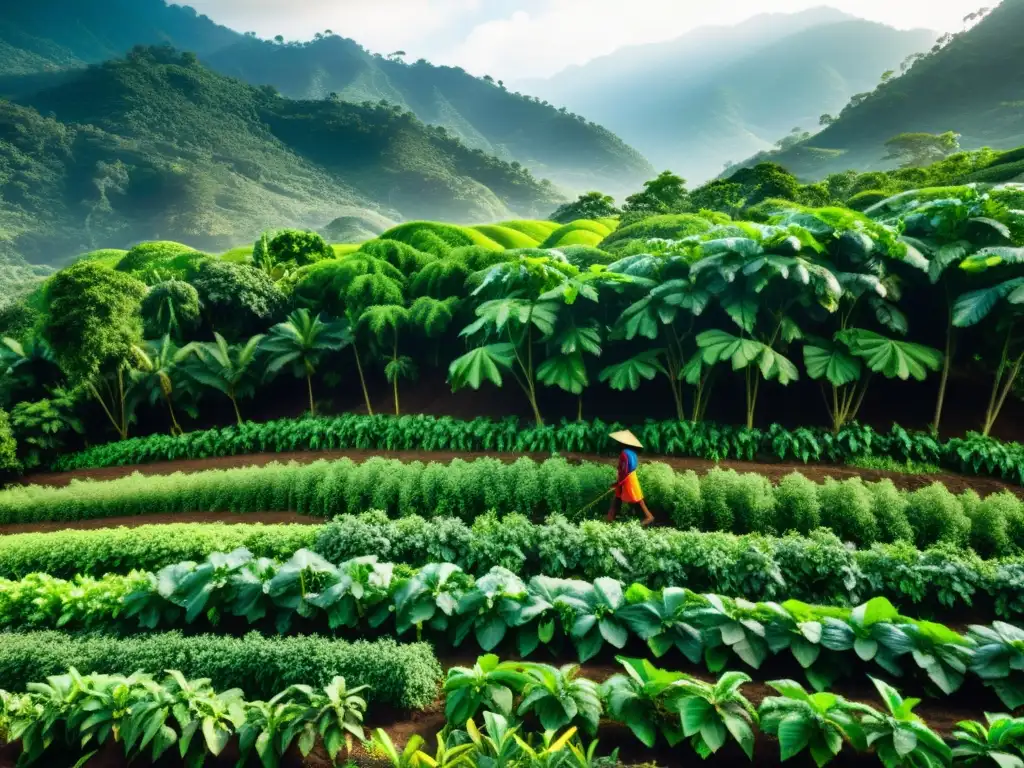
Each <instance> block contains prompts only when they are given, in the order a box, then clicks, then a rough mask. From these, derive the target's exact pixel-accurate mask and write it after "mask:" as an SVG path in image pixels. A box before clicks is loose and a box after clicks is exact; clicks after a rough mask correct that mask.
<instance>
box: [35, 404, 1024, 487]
mask: <svg viewBox="0 0 1024 768" xmlns="http://www.w3.org/2000/svg"><path fill="white" fill-rule="evenodd" d="M620 428H622V425H620V424H606V423H604V422H602V421H600V420H594V421H590V422H563V423H562V424H560V425H557V426H524V425H521V424H520V423H519V421H518V420H517V419H515V418H510V419H502V420H500V421H494V420H491V419H487V418H478V419H473V420H471V421H461V420H458V419H453V418H451V417H448V416H443V417H435V416H426V415H409V416H401V417H393V416H363V415H358V414H345V415H342V416H332V417H318V418H302V419H281V420H278V421H269V422H264V423H260V424H257V423H245V424H242V425H240V426H234V427H225V428H222V429H210V430H204V431H197V432H190V433H188V434H185V435H181V436H178V437H170V436H167V435H151V436H149V437H137V438H132V439H130V440H121V441H119V442H116V443H110V444H107V445H99V446H95V447H93V448H89V449H87V450H85V451H82V452H80V453H76V454H70V455H65V456H62V457H60V459H58V461H57V462H56V464H55V466H54V468H55V469H60V470H72V469H87V468H94V467H110V466H126V465H132V464H144V463H147V462H151V461H171V460H174V459H205V458H210V457H212V456H232V455H238V454H246V453H277V452H281V451H300V450H309V451H326V450H344V449H361V450H379V451H398V450H415V451H435V450H443V451H511V452H517V453H521V452H531V451H534V452H556V451H584V452H588V453H607V452H609V451H611V450H613V449H614V446H613V443H612V441H611V440H610V438H609V437H608V435H609V433H610V432H612V431H614V430H615V429H620ZM632 430H633V432H635V433H636V434H637V435H638V436H639V438H640V440H641V442H643V444H644V446H645V447H646V448H647V450H649V451H650V452H651V453H655V454H664V455H666V456H693V457H698V458H703V459H710V460H713V461H721V460H724V459H745V460H754V459H758V458H771V459H775V460H777V461H801V462H805V463H806V462H829V463H843V462H846V461H849V460H851V459H856V458H864V457H867V456H888V457H891V458H893V459H896V460H897V461H900V462H905V461H923V462H929V463H933V464H940V465H942V466H945V467H949V468H951V469H954V470H957V471H961V472H969V473H974V474H985V475H994V476H996V477H1001V478H1003V479H1005V480H1009V481H1011V482H1015V483H1021V484H1024V447H1022V446H1021V445H1020V444H1019V443H1001V442H1000V441H998V440H995V439H993V438H989V437H983V436H981V435H977V434H973V433H972V434H970V435H968V436H967V437H966V438H953V439H950V440H946V441H940V440H936V439H935V438H934V437H932V436H931V435H927V434H924V433H912V432H908V431H906V430H905V429H903V428H901V427H899V426H893V428H892V429H891V430H890V431H889V432H888V433H879V432H876V431H875V430H874V429H872V428H871V427H868V426H864V425H860V424H847V425H846V426H844V427H843V428H842V429H840V430H839V431H838V432H837V433H833V432H831V431H828V430H824V429H815V428H809V427H801V428H799V429H794V430H787V429H784V428H782V427H781V426H779V425H777V424H775V425H772V427H771V428H770V429H767V430H761V429H756V428H749V429H748V428H745V427H733V426H722V425H718V424H714V423H712V422H689V421H679V420H674V421H662V422H656V421H648V422H646V423H644V424H643V425H638V426H635V427H632Z"/></svg>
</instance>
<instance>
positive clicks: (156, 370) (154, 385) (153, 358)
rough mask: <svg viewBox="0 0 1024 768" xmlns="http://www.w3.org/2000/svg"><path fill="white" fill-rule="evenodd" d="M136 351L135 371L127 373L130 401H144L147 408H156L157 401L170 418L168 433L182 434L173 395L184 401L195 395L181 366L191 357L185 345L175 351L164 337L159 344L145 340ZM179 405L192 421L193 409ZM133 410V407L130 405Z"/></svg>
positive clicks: (189, 405)
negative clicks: (136, 399) (182, 397)
mask: <svg viewBox="0 0 1024 768" xmlns="http://www.w3.org/2000/svg"><path fill="white" fill-rule="evenodd" d="M132 349H133V350H134V352H135V368H133V369H132V371H131V373H130V374H129V378H130V380H131V389H130V390H129V395H128V396H129V398H132V399H134V398H137V397H138V398H145V399H146V400H148V401H149V404H150V405H155V404H156V402H157V401H158V400H161V399H162V400H163V401H164V403H166V404H167V412H168V414H169V415H170V417H171V434H172V435H181V434H183V433H184V430H183V429H182V428H181V424H179V423H178V416H177V414H176V413H175V410H174V402H175V395H184V396H185V397H186V398H187V397H189V396H190V395H194V394H195V393H194V392H192V391H191V387H189V384H190V383H191V381H190V379H189V377H188V376H186V375H185V372H184V369H183V366H182V364H183V363H184V362H185V361H186V360H188V358H189V355H191V354H192V350H191V348H189V347H188V346H185V347H182V348H180V349H179V348H178V347H177V346H176V345H175V344H174V342H173V341H171V337H170V336H164V337H163V338H162V339H160V340H159V341H147V342H144V343H143V344H142V346H138V345H136V346H133V347H132ZM179 406H180V407H183V408H184V410H185V412H186V413H188V414H189V415H190V416H192V417H193V418H195V417H196V416H197V415H198V411H197V410H196V408H195V407H194V406H193V405H192V404H191V403H189V402H188V401H187V400H186V401H185V402H184V403H182V402H179ZM129 407H132V406H129Z"/></svg>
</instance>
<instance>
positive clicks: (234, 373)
mask: <svg viewBox="0 0 1024 768" xmlns="http://www.w3.org/2000/svg"><path fill="white" fill-rule="evenodd" d="M213 337H214V340H213V341H212V342H209V341H208V342H205V343H202V344H192V345H190V346H189V350H190V351H191V352H192V355H191V356H190V357H189V358H188V360H187V362H186V363H185V371H186V373H188V375H189V376H191V377H192V378H193V379H195V380H196V381H197V382H199V383H200V384H203V385H205V386H207V387H211V388H212V389H216V390H217V391H219V392H223V393H224V394H225V395H227V397H228V399H229V400H230V401H231V406H232V408H234V409H235V420H236V421H237V423H238V426H242V412H241V410H240V409H239V407H238V401H239V400H241V399H242V398H245V397H252V396H253V395H254V394H255V392H256V385H257V384H258V383H259V381H260V372H259V367H258V360H257V356H256V352H257V349H258V348H259V345H260V342H262V341H263V336H253V337H252V338H250V339H249V340H248V341H247V342H245V343H244V344H237V345H231V344H228V342H227V340H226V339H225V338H224V337H223V336H221V335H220V334H219V333H214V334H213Z"/></svg>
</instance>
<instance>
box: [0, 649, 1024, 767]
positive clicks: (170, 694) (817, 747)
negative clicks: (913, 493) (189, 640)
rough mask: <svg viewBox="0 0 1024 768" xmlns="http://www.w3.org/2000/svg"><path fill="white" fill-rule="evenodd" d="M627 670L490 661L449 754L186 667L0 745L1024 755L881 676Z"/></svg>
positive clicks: (45, 721) (34, 694)
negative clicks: (661, 746) (622, 740)
mask: <svg viewBox="0 0 1024 768" xmlns="http://www.w3.org/2000/svg"><path fill="white" fill-rule="evenodd" d="M619 661H620V663H621V664H622V665H623V667H624V668H625V670H626V674H616V675H614V676H612V677H611V678H609V679H608V680H606V681H605V682H604V683H600V684H599V683H597V682H594V681H593V680H590V679H587V678H585V677H583V676H581V675H580V674H579V670H578V669H577V668H575V667H573V666H571V665H569V666H567V667H563V668H561V669H556V668H555V667H551V666H548V665H545V664H524V663H510V662H499V661H498V659H497V657H494V656H484V657H481V658H480V659H479V660H478V661H477V663H476V664H475V665H474V666H473V667H472V668H459V667H456V668H453V669H452V670H450V672H449V675H448V679H447V681H446V684H445V691H446V693H447V694H448V697H447V703H446V714H447V716H448V725H447V727H446V728H445V731H444V732H443V733H442V734H441V735H440V736H439V737H438V748H437V751H436V753H435V754H434V755H433V756H432V755H431V754H430V753H429V752H424V751H422V750H421V749H420V747H421V746H422V744H423V741H422V738H420V737H418V736H413V737H412V738H411V739H410V740H409V743H408V744H407V745H406V747H405V749H404V750H403V752H401V753H399V752H398V750H397V749H396V748H395V746H394V744H393V743H392V741H391V739H390V738H389V737H388V736H387V734H386V733H385V732H383V731H381V730H378V731H377V732H376V734H375V736H374V738H373V739H372V740H371V741H370V742H368V743H367V742H366V738H365V733H364V730H363V718H364V715H365V711H366V700H365V699H364V698H363V697H364V696H365V695H372V692H370V693H369V694H367V693H366V692H365V688H364V687H361V686H360V687H355V688H352V687H349V686H347V685H346V681H345V680H344V678H341V677H336V678H334V679H333V680H332V681H331V683H330V684H329V685H328V686H326V687H325V688H323V689H321V690H317V689H316V688H314V687H311V686H303V685H295V686H290V687H289V688H287V689H285V690H284V691H282V692H281V693H279V694H277V695H276V696H274V698H272V699H271V700H270V701H246V700H245V698H244V697H243V694H242V692H241V691H239V690H238V689H233V690H228V691H221V692H218V691H217V690H216V689H215V688H214V687H213V686H212V685H210V682H209V681H208V680H188V679H186V678H185V676H184V675H182V674H181V673H180V672H177V671H170V672H168V673H166V676H165V677H164V679H162V680H160V679H156V678H154V677H152V676H150V675H145V674H141V673H136V674H132V675H130V676H122V675H109V674H91V675H82V674H80V673H79V672H78V671H77V670H76V669H74V668H71V670H70V671H69V672H68V673H67V674H62V675H54V676H51V677H49V678H47V680H46V682H34V683H31V684H29V686H28V690H27V692H25V693H8V692H6V691H0V722H2V724H3V733H2V734H0V735H2V736H3V738H4V741H5V742H7V743H12V742H20V745H21V747H22V754H21V759H20V760H19V765H31V764H33V763H36V762H38V761H39V760H40V759H41V758H43V757H44V755H45V757H46V759H47V761H48V762H49V763H50V764H52V763H53V761H54V760H55V759H59V755H58V754H55V753H63V755H64V756H65V759H66V756H67V755H68V754H69V753H70V754H71V755H72V758H71V759H73V758H74V757H75V756H77V755H78V754H80V753H82V752H86V754H85V755H84V756H83V757H82V758H81V759H80V760H79V762H78V763H76V764H77V765H81V764H83V763H84V762H85V761H86V760H88V758H89V757H91V756H92V755H94V754H96V753H97V752H99V751H100V750H102V749H104V748H105V747H106V746H109V745H111V744H117V745H119V746H118V751H121V752H123V754H124V755H125V757H126V758H128V759H129V760H134V759H137V758H140V757H141V758H143V759H145V758H150V759H152V760H153V761H154V762H156V761H157V760H159V759H160V758H161V757H163V756H164V755H166V754H167V753H168V750H171V749H172V748H175V750H174V751H176V752H178V753H179V754H180V756H181V757H182V758H183V762H184V764H185V765H202V764H203V763H204V761H205V759H206V758H207V756H208V755H212V756H215V757H216V756H218V755H220V754H221V753H223V752H224V751H225V748H226V747H227V746H228V744H229V742H230V741H231V740H232V739H233V738H236V737H237V740H238V751H239V758H240V759H239V762H238V765H242V764H244V763H245V762H246V760H247V759H248V758H249V757H250V756H251V755H252V753H253V752H255V753H256V755H257V756H258V758H259V761H260V764H261V765H263V766H265V768H277V767H278V766H279V765H281V764H282V762H283V758H285V756H286V754H287V753H288V752H289V751H290V750H292V749H297V751H298V752H299V753H300V754H302V755H303V756H307V755H309V754H310V752H312V750H313V747H314V746H315V745H316V744H317V742H321V743H322V744H323V746H324V748H325V750H326V751H327V753H328V755H329V756H330V758H331V761H332V763H333V762H335V761H336V759H337V757H338V755H339V754H341V753H342V752H344V753H345V754H348V753H349V752H350V750H351V747H352V744H353V741H354V740H355V739H358V740H359V741H362V742H364V743H367V746H369V747H370V749H371V750H374V751H376V752H379V753H383V754H384V755H386V756H387V757H388V758H390V760H391V764H392V765H394V766H396V768H403V767H405V766H429V765H448V766H456V765H468V766H496V765H515V766H519V767H520V768H592V767H593V766H597V765H601V764H609V763H603V762H600V758H595V755H596V752H597V750H596V747H597V743H596V742H591V744H590V746H589V747H588V746H587V744H586V742H585V741H584V740H583V739H582V738H581V737H580V736H579V735H578V733H579V732H584V733H587V734H589V735H593V734H595V733H596V732H597V728H598V724H599V722H600V720H601V719H602V718H604V719H606V720H609V721H611V722H618V723H622V724H624V725H626V726H627V727H628V728H629V729H630V731H632V733H633V735H634V736H636V738H637V739H638V740H639V741H640V742H642V743H643V744H645V745H646V746H648V747H653V746H654V745H655V744H656V743H657V741H658V740H659V739H663V740H664V741H666V742H667V743H668V744H670V745H671V746H673V747H674V746H676V745H678V744H680V743H681V742H683V741H684V740H685V741H688V742H689V744H690V746H691V747H692V748H693V749H694V751H695V752H696V753H697V754H698V755H700V756H701V757H705V758H706V757H708V756H709V755H712V754H714V753H716V752H719V751H720V750H721V749H723V747H726V745H727V744H730V743H735V744H736V745H737V746H738V747H739V749H740V750H742V751H743V753H744V754H746V755H747V757H748V759H750V760H753V759H754V744H755V732H756V731H757V730H760V731H761V732H763V733H767V734H771V735H773V736H776V737H777V738H778V741H779V749H780V757H781V759H782V760H787V759H790V758H792V757H795V756H797V755H800V754H801V753H803V752H805V751H807V752H809V753H810V755H811V757H812V758H813V759H814V761H815V762H816V763H817V764H818V765H824V764H826V763H827V762H830V761H831V760H832V759H833V758H834V757H836V756H837V755H838V754H839V753H840V752H841V751H842V750H843V748H844V747H849V748H852V749H853V750H855V751H857V752H862V753H864V752H867V751H868V750H869V749H870V750H871V751H873V752H874V753H875V754H876V755H877V757H878V758H879V759H880V760H881V762H882V763H883V764H884V765H886V766H902V765H908V766H909V765H913V766H918V765H925V766H950V765H954V764H965V765H969V764H971V763H972V762H974V761H976V760H978V759H986V758H990V759H991V760H993V761H994V762H996V764H998V765H1000V766H1011V765H1017V764H1018V761H1019V760H1020V757H1021V755H1024V721H1022V720H1019V719H1014V718H1011V717H1009V716H1006V715H998V716H994V717H993V716H989V717H988V718H987V719H988V724H987V727H986V725H983V724H981V723H978V722H974V721H965V722H961V723H960V724H959V730H957V731H955V732H954V733H953V740H952V743H953V747H952V748H951V747H950V745H949V744H947V743H946V742H945V741H943V739H942V737H941V736H940V735H939V734H937V733H936V732H935V731H933V730H931V728H929V727H928V725H927V724H926V723H925V722H924V721H923V720H922V719H921V718H920V717H918V716H917V715H916V714H914V712H913V710H914V708H915V706H916V703H917V702H916V700H914V699H905V698H903V697H902V696H901V695H900V694H899V692H898V691H897V690H896V689H895V688H893V687H892V686H890V685H888V684H887V683H885V682H883V681H881V680H872V682H873V683H874V685H875V688H876V689H877V691H878V694H879V696H880V697H881V700H882V703H883V707H882V708H881V709H878V708H876V707H874V706H871V705H869V704H863V703H859V702H854V701H849V700H847V699H845V698H843V697H842V696H837V695H835V694H830V693H808V692H807V691H806V690H804V688H803V687H802V686H800V685H799V684H798V683H796V682H794V681H792V680H775V681H772V682H769V683H768V685H769V686H770V687H771V688H772V689H774V690H775V691H776V692H777V693H778V694H779V695H777V696H768V697H765V698H764V699H763V700H762V701H761V704H760V706H759V707H758V708H756V709H755V707H754V705H753V704H752V703H751V702H750V700H749V699H747V698H746V696H744V694H743V690H742V689H743V686H744V684H746V683H748V682H750V678H749V677H747V676H746V675H744V674H742V673H740V672H727V673H725V674H724V675H722V676H721V677H720V678H719V679H718V680H717V681H715V682H712V683H706V682H702V681H700V680H697V679H695V678H692V677H689V676H688V675H684V674H681V673H677V672H669V671H666V670H663V669H658V668H657V667H655V666H653V665H652V664H651V663H650V662H648V661H646V660H643V659H630V658H623V657H620V658H619ZM531 717H532V718H535V719H536V721H537V722H539V724H540V725H541V727H543V728H544V729H545V732H546V733H545V738H544V739H543V740H541V741H539V742H538V740H536V739H535V738H533V737H532V736H531V735H528V734H527V732H526V729H525V728H524V722H523V721H521V720H519V719H518V718H531ZM475 720H478V721H479V723H480V725H479V726H478V725H477V724H476V722H475ZM460 729H464V730H460ZM524 737H525V738H524ZM293 745H294V746H293ZM88 750H91V751H88Z"/></svg>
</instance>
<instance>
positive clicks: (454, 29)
mask: <svg viewBox="0 0 1024 768" xmlns="http://www.w3.org/2000/svg"><path fill="white" fill-rule="evenodd" d="M186 2H190V4H191V5H193V7H195V8H196V10H198V11H199V12H201V13H206V14H207V15H209V16H210V17H211V18H213V19H214V20H216V21H219V22H221V23H223V24H227V25H228V26H230V27H233V28H235V29H239V30H243V31H247V30H253V31H255V32H257V33H258V34H260V35H261V36H263V37H273V36H275V35H278V34H281V35H284V36H285V37H286V38H288V39H308V38H309V37H311V36H312V35H313V33H314V32H318V31H323V30H325V29H332V30H334V31H335V32H336V33H338V34H340V35H343V36H345V37H350V38H353V39H354V40H356V41H357V42H359V43H361V44H362V45H364V46H365V47H367V48H369V49H370V50H372V51H376V52H382V53H387V52H390V51H394V50H398V49H403V50H406V51H407V52H408V53H409V55H410V57H411V58H417V57H419V56H424V57H426V58H428V59H429V60H431V61H433V62H434V63H438V64H449V65H452V66H461V67H463V68H465V69H466V70H468V71H470V72H472V73H474V74H477V75H483V74H491V75H493V76H494V77H496V78H502V79H505V80H508V81H516V80H524V79H528V78H533V77H546V76H549V75H552V74H554V73H555V72H557V71H559V70H561V69H564V68H565V67H567V66H570V65H573V64H584V63H586V62H587V61H589V60H590V59H593V58H595V57H597V56H603V55H606V54H608V53H611V52H612V51H614V50H615V49H617V48H620V47H622V46H626V45H641V44H644V43H654V42H660V41H664V40H670V39H672V38H674V37H678V36H680V35H682V34H685V33H686V32H688V31H690V30H692V29H694V28H697V27H701V26H705V25H715V24H737V23H739V22H741V21H743V20H745V19H748V18H750V17H751V16H754V15H756V14H758V13H770V12H780V13H794V12H797V11H802V10H806V9H808V8H813V7H816V6H820V5H822V4H824V3H823V0H717V2H714V3H709V2H705V0H186ZM825 2H827V4H828V5H831V6H833V7H835V8H838V9H840V10H843V11H846V12H847V13H849V14H851V15H854V16H859V17H861V18H866V19H870V20H872V21H879V22H882V23H885V24H890V25H892V26H896V27H900V28H903V29H907V28H911V27H927V28H930V29H934V30H938V31H943V32H945V31H956V30H958V29H960V20H961V18H962V17H963V16H964V15H966V14H967V13H970V12H971V11H973V10H975V9H976V6H977V4H978V3H979V2H980V0H941V2H936V0H825Z"/></svg>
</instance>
